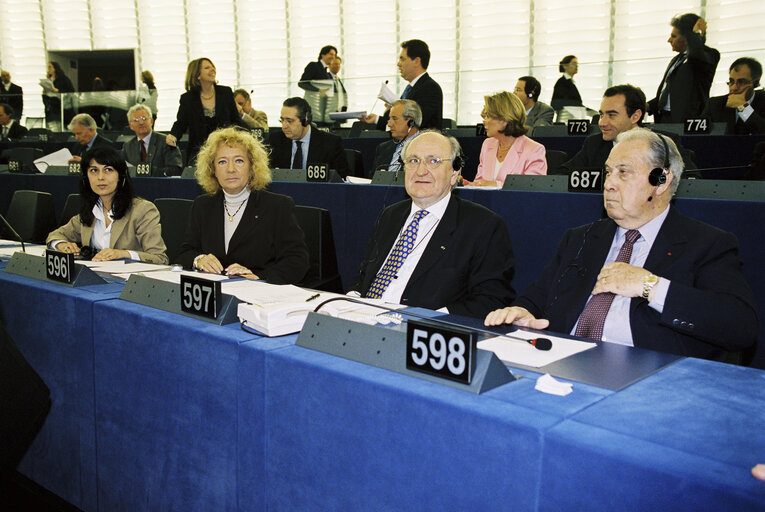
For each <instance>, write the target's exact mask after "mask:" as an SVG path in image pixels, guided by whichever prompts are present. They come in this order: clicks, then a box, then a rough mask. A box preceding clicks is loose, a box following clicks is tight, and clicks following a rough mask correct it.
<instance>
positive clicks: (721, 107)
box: [701, 91, 765, 135]
mask: <svg viewBox="0 0 765 512" xmlns="http://www.w3.org/2000/svg"><path fill="white" fill-rule="evenodd" d="M727 101H728V95H727V94H725V95H723V96H715V97H714V98H709V103H707V108H705V109H704V112H703V113H702V114H701V116H702V117H706V118H709V119H711V120H712V122H715V123H726V124H727V129H726V130H725V133H728V134H736V135H743V134H753V133H765V91H754V99H753V100H752V108H753V109H754V112H752V115H750V116H749V119H747V120H746V122H745V123H742V122H738V117H737V116H736V113H737V112H736V109H735V108H728V107H726V106H725V104H726V102H727Z"/></svg>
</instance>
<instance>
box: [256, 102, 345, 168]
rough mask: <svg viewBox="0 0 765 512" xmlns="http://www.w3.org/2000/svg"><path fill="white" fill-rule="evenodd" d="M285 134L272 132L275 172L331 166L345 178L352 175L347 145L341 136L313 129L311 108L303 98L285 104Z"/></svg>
mask: <svg viewBox="0 0 765 512" xmlns="http://www.w3.org/2000/svg"><path fill="white" fill-rule="evenodd" d="M279 121H280V122H281V124H282V129H281V131H272V132H270V138H269V142H268V144H269V146H271V157H270V159H271V168H272V169H305V168H306V167H307V166H308V165H309V164H328V165H329V168H330V169H335V170H336V171H337V172H338V174H340V176H342V177H346V176H347V175H348V160H347V159H346V157H345V150H344V149H343V141H342V139H340V137H338V136H337V135H333V134H331V133H328V132H323V131H321V130H318V129H315V128H314V127H312V126H311V107H310V105H308V102H307V101H305V100H304V99H303V98H299V97H294V98H287V99H286V100H284V103H282V110H281V117H280V118H279Z"/></svg>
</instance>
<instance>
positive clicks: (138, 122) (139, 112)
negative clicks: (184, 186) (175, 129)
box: [122, 103, 183, 176]
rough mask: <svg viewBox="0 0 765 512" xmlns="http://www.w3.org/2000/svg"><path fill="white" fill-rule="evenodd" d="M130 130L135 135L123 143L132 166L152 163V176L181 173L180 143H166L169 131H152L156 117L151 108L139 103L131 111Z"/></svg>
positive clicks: (128, 116) (124, 152) (124, 151)
mask: <svg viewBox="0 0 765 512" xmlns="http://www.w3.org/2000/svg"><path fill="white" fill-rule="evenodd" d="M127 119H128V124H129V125H130V129H131V130H133V132H135V135H136V136H135V138H133V139H130V140H129V141H127V142H126V143H125V145H124V146H122V158H124V159H125V161H126V162H127V163H129V164H130V165H135V166H137V165H139V164H150V165H151V175H152V176H178V175H180V174H181V170H182V168H183V158H182V157H181V150H180V149H178V146H177V145H176V146H170V145H169V144H167V143H166V142H165V134H163V133H159V132H157V133H156V134H155V133H154V132H153V131H152V128H153V126H154V119H153V118H152V116H151V107H149V106H148V105H144V104H142V103H138V104H136V105H133V106H132V107H130V110H128V113H127Z"/></svg>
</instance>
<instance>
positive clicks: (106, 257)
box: [93, 248, 130, 261]
mask: <svg viewBox="0 0 765 512" xmlns="http://www.w3.org/2000/svg"><path fill="white" fill-rule="evenodd" d="M121 259H130V252H129V251H123V250H122V249H110V248H107V249H101V250H100V251H98V253H97V254H96V255H95V256H93V261H111V260H121Z"/></svg>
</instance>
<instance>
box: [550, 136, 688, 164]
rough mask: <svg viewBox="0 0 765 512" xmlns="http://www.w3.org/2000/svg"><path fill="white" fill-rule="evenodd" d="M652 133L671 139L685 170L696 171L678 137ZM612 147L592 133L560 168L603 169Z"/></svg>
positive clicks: (607, 141) (610, 142)
mask: <svg viewBox="0 0 765 512" xmlns="http://www.w3.org/2000/svg"><path fill="white" fill-rule="evenodd" d="M654 131H655V132H656V133H660V134H662V135H664V136H666V137H669V138H670V139H672V141H673V142H674V143H675V145H676V146H677V149H678V150H679V151H680V156H682V157H683V163H684V164H685V169H696V162H695V160H694V158H695V157H694V155H693V154H692V153H691V152H690V151H688V150H687V149H685V147H684V146H683V145H682V144H681V143H680V137H678V136H677V135H675V134H674V133H669V132H663V131H661V130H654ZM613 147H614V143H613V141H610V140H603V135H601V134H600V133H594V134H592V135H590V136H589V137H587V138H586V139H584V144H583V145H582V149H580V150H579V152H578V153H577V154H576V155H574V156H573V158H571V160H569V161H568V162H566V163H564V164H563V165H562V166H561V167H562V168H563V169H565V170H567V171H581V170H594V169H603V167H605V165H606V160H608V155H609V154H610V153H611V149H613Z"/></svg>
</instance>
